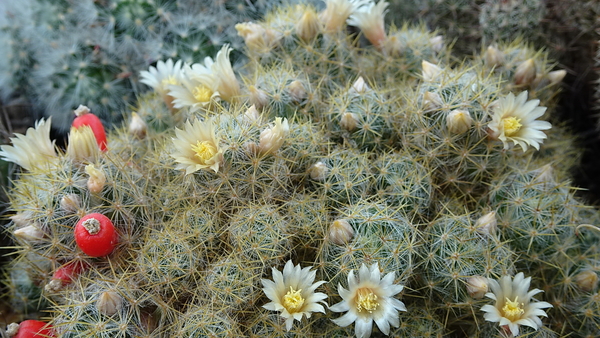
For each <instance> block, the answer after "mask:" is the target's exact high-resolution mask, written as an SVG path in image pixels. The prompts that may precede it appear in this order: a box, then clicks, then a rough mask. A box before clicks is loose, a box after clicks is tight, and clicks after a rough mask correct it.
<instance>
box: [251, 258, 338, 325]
mask: <svg viewBox="0 0 600 338" xmlns="http://www.w3.org/2000/svg"><path fill="white" fill-rule="evenodd" d="M272 270H273V281H270V280H267V279H263V280H261V282H262V284H263V286H264V288H263V291H264V292H265V295H267V297H269V299H270V300H271V302H269V303H267V304H265V305H263V307H264V308H265V309H267V310H271V311H279V312H281V317H283V318H285V326H286V329H287V330H288V331H289V330H290V329H291V328H292V325H293V323H294V319H295V320H297V321H300V320H301V319H302V317H303V316H306V318H310V316H311V314H312V312H321V313H325V308H324V307H323V305H321V304H319V303H323V304H325V305H327V304H326V303H325V302H324V301H323V300H324V299H325V298H327V295H326V294H324V293H322V292H315V290H316V289H317V288H318V287H319V286H320V285H321V284H323V283H325V282H324V281H319V282H316V283H313V281H314V280H315V275H316V272H315V270H312V271H311V270H310V267H306V268H304V269H302V268H300V264H298V265H296V266H294V264H293V263H292V261H291V260H290V261H287V263H286V264H285V266H284V267H283V273H281V271H278V270H277V269H275V268H273V269H272Z"/></svg>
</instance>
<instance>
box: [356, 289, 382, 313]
mask: <svg viewBox="0 0 600 338" xmlns="http://www.w3.org/2000/svg"><path fill="white" fill-rule="evenodd" d="M357 294H358V300H357V301H356V309H357V310H358V312H362V310H363V309H365V310H366V311H369V313H373V311H375V310H377V308H378V307H379V302H377V295H376V294H374V293H373V291H371V289H369V288H362V289H359V290H358V292H357Z"/></svg>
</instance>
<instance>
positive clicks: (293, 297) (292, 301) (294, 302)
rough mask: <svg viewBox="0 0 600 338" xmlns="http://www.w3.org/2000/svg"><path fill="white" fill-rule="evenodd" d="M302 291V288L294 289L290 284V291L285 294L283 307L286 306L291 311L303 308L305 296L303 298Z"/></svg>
mask: <svg viewBox="0 0 600 338" xmlns="http://www.w3.org/2000/svg"><path fill="white" fill-rule="evenodd" d="M300 292H302V290H294V289H293V288H292V287H291V286H290V291H288V292H287V293H286V294H285V296H283V307H285V308H286V310H288V312H289V313H294V312H298V310H300V308H302V305H303V304H304V298H302V295H301V294H300Z"/></svg>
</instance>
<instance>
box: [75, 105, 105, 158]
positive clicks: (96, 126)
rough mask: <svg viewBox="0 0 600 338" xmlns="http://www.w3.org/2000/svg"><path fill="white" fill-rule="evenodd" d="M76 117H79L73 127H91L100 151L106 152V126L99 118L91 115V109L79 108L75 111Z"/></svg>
mask: <svg viewBox="0 0 600 338" xmlns="http://www.w3.org/2000/svg"><path fill="white" fill-rule="evenodd" d="M75 115H77V117H76V118H75V120H73V123H72V124H71V126H72V127H74V128H79V127H81V126H89V127H90V128H91V129H92V131H93V132H94V136H95V137H96V142H97V143H98V147H99V148H100V150H102V151H106V133H105V132H104V126H103V125H102V122H101V121H100V119H99V118H98V116H96V115H94V114H92V113H90V109H89V108H88V107H86V106H79V108H77V109H76V110H75Z"/></svg>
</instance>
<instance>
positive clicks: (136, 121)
mask: <svg viewBox="0 0 600 338" xmlns="http://www.w3.org/2000/svg"><path fill="white" fill-rule="evenodd" d="M147 131H148V125H146V122H144V120H142V118H141V117H140V116H139V115H138V114H137V113H133V114H131V121H130V122H129V133H130V134H131V135H133V136H135V137H137V138H139V139H140V140H141V139H144V138H145V137H146V132H147Z"/></svg>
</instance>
